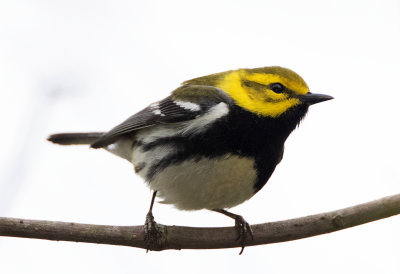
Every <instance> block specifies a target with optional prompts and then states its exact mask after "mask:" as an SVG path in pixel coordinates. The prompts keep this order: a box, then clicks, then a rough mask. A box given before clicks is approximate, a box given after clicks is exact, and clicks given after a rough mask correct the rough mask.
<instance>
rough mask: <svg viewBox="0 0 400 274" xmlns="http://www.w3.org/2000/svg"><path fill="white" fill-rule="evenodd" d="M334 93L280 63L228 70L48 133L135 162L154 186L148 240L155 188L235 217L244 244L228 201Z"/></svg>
mask: <svg viewBox="0 0 400 274" xmlns="http://www.w3.org/2000/svg"><path fill="white" fill-rule="evenodd" d="M331 99H333V97H331V96H329V95H323V94H314V93H310V91H309V88H308V86H307V84H306V83H305V81H304V80H303V79H302V78H301V77H300V76H299V75H298V74H297V73H295V72H294V71H292V70H289V69H286V68H283V67H278V66H272V67H261V68H254V69H238V70H231V71H226V72H221V73H216V74H211V75H208V76H203V77H199V78H195V79H192V80H188V81H185V82H184V83H183V84H182V85H181V86H180V87H178V88H177V89H175V90H174V91H172V93H171V95H170V96H168V97H166V98H165V99H163V100H161V101H158V102H155V103H153V104H151V105H149V106H148V107H146V108H144V109H143V110H141V111H139V112H138V113H136V114H134V115H132V116H131V117H129V118H128V119H126V120H125V121H124V122H122V123H121V124H119V125H117V126H116V127H114V128H112V129H111V130H110V131H108V132H88V133H59V134H53V135H51V136H49V138H48V140H49V141H51V142H53V143H57V144H61V145H73V144H86V145H90V147H92V148H104V149H106V150H107V151H109V152H111V153H113V154H115V155H117V156H119V157H121V158H124V159H126V160H128V161H129V162H131V163H132V164H133V166H134V169H135V172H136V173H137V174H138V175H139V176H141V177H142V178H143V179H144V180H145V181H146V182H147V184H148V186H149V187H150V189H152V190H153V195H152V199H151V203H150V209H149V212H148V214H147V216H146V222H145V232H146V241H147V243H148V247H149V248H151V246H152V245H153V244H154V243H156V242H157V237H158V235H159V231H158V230H157V224H156V222H155V220H154V217H153V214H152V209H153V204H154V200H155V198H156V196H158V197H159V198H161V199H162V201H161V203H165V204H173V205H174V206H175V207H176V208H178V209H180V210H200V209H208V210H212V211H216V212H219V213H222V214H224V215H226V216H228V217H230V218H232V219H234V220H235V227H236V229H237V232H238V240H239V239H240V240H241V246H242V249H241V252H243V249H244V247H245V244H246V240H247V238H248V237H249V236H250V237H251V238H253V233H252V230H251V227H250V225H249V224H248V223H247V222H246V221H245V219H244V218H243V217H242V216H240V215H237V214H233V213H231V212H229V211H227V210H226V209H229V208H231V207H234V206H236V205H239V204H241V203H243V202H244V201H246V200H248V199H250V198H251V197H252V196H253V195H254V194H256V193H257V192H258V191H259V190H260V189H261V188H262V187H263V186H264V185H265V184H266V183H267V181H268V179H269V178H270V177H271V175H272V173H273V172H274V170H275V167H276V166H277V165H278V164H279V162H280V161H281V160H282V157H283V151H284V143H285V141H286V139H287V137H288V136H289V134H290V133H291V132H292V131H293V130H294V129H295V128H296V126H298V125H299V123H300V121H301V120H302V119H303V118H304V116H305V115H306V113H307V111H308V107H309V106H310V105H312V104H315V103H319V102H323V101H327V100H331ZM241 252H240V253H241Z"/></svg>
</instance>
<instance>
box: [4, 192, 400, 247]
mask: <svg viewBox="0 0 400 274" xmlns="http://www.w3.org/2000/svg"><path fill="white" fill-rule="evenodd" d="M399 213H400V194H397V195H393V196H389V197H385V198H382V199H379V200H376V201H372V202H368V203H364V204H360V205H356V206H352V207H348V208H344V209H340V210H335V211H331V212H327V213H321V214H316V215H311V216H306V217H301V218H296V219H290V220H285V221H278V222H272V223H264V224H257V225H253V226H252V229H253V232H254V240H250V239H249V240H248V241H247V244H246V245H247V246H252V245H261V244H269V243H278V242H285V241H292V240H297V239H302V238H307V237H312V236H316V235H321V234H325V233H330V232H334V231H338V230H341V229H345V228H349V227H353V226H357V225H361V224H365V223H368V222H372V221H376V220H379V219H383V218H387V217H390V216H393V215H397V214H399ZM159 226H160V228H161V230H162V231H163V236H162V241H161V242H160V244H159V246H157V247H155V248H154V250H165V249H216V248H232V247H240V242H238V241H236V238H237V235H236V230H235V229H234V228H233V227H218V228H217V227H215V228H197V227H183V226H165V225H161V224H160V225H159ZM0 236H9V237H22V238H36V239H46V240H56V241H74V242H86V243H97V244H110V245H124V246H132V247H138V248H144V249H145V248H146V244H145V242H144V229H143V226H108V225H92V224H78V223H66V222H52V221H38V220H25V219H16V218H1V217H0Z"/></svg>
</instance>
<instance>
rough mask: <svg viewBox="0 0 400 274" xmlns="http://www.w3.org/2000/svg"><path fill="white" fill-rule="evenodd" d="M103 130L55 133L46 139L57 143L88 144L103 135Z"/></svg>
mask: <svg viewBox="0 0 400 274" xmlns="http://www.w3.org/2000/svg"><path fill="white" fill-rule="evenodd" d="M103 134H104V132H83V133H82V132H80V133H57V134H52V135H50V136H49V137H48V138H47V140H48V141H50V142H53V143H55V144H59V145H90V144H92V143H94V142H95V141H96V140H98V139H99V138H100V137H101V136H103Z"/></svg>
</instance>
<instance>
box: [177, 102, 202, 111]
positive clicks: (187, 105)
mask: <svg viewBox="0 0 400 274" xmlns="http://www.w3.org/2000/svg"><path fill="white" fill-rule="evenodd" d="M174 103H175V104H176V105H178V106H180V107H181V108H184V109H186V110H190V111H199V110H200V106H199V105H198V104H195V103H191V102H184V101H174Z"/></svg>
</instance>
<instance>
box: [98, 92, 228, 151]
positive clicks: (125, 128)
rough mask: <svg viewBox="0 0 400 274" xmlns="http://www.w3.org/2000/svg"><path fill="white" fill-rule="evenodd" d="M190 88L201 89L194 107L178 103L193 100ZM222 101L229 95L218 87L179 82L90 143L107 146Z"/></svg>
mask: <svg viewBox="0 0 400 274" xmlns="http://www.w3.org/2000/svg"><path fill="white" fill-rule="evenodd" d="M193 92H196V93H197V92H199V93H202V96H201V98H202V100H200V102H199V103H198V104H196V107H195V108H190V107H188V106H185V105H182V104H178V103H177V102H179V101H181V102H182V101H183V102H188V103H190V101H193V100H191V99H192V98H190V97H191V94H193ZM188 95H189V96H188ZM222 101H224V102H228V101H230V98H229V97H228V96H227V94H226V93H225V92H224V91H222V90H220V89H218V88H215V87H211V86H195V85H185V86H182V87H180V88H178V89H177V90H175V91H174V92H173V93H172V95H171V96H168V97H167V98H165V99H163V100H161V101H159V102H156V103H154V104H151V105H150V106H148V107H146V108H145V109H143V110H141V111H139V112H138V113H136V114H134V115H132V116H131V117H129V118H128V119H126V120H125V121H124V122H122V123H121V124H119V125H117V126H116V127H114V128H113V129H111V130H110V131H109V132H107V133H105V134H104V135H102V136H101V137H100V138H99V139H98V140H96V141H95V142H94V143H92V144H91V147H93V148H101V147H106V146H108V145H110V144H112V143H114V142H115V141H117V140H118V139H119V138H120V137H122V136H124V135H126V134H130V133H132V132H134V131H136V130H138V129H142V128H146V127H150V126H154V125H158V124H169V123H177V122H182V121H188V120H192V119H195V118H196V117H198V116H199V115H202V114H204V113H205V112H207V111H208V109H209V108H210V107H212V106H214V105H216V104H217V103H219V102H222ZM192 104H193V103H192Z"/></svg>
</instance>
